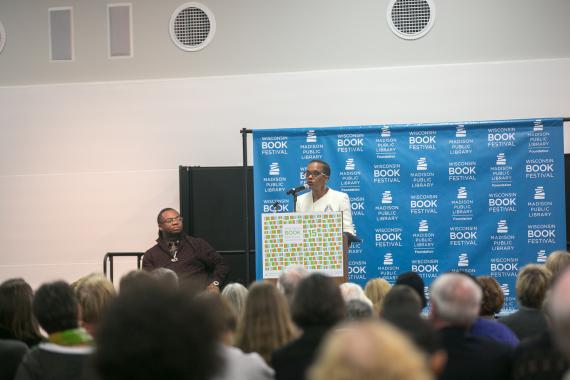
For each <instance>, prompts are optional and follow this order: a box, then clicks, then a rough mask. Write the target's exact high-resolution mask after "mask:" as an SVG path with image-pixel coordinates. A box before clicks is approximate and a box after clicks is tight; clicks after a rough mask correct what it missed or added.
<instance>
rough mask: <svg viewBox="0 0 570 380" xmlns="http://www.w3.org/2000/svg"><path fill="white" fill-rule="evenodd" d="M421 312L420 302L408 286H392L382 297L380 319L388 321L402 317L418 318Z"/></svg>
mask: <svg viewBox="0 0 570 380" xmlns="http://www.w3.org/2000/svg"><path fill="white" fill-rule="evenodd" d="M421 312H422V300H421V299H420V296H418V293H417V292H416V290H415V289H413V288H411V287H409V286H408V285H394V286H393V287H392V289H390V291H389V292H388V293H387V294H386V297H384V302H383V304H382V313H381V315H382V317H383V318H384V319H387V320H389V321H392V320H394V319H398V318H400V317H401V316H403V315H411V316H416V317H417V316H419V315H420V313H421Z"/></svg>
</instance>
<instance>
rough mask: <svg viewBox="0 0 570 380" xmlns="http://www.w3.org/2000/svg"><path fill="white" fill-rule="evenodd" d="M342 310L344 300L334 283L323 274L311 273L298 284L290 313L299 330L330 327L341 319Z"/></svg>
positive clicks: (343, 308) (342, 315)
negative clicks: (312, 327) (311, 327)
mask: <svg viewBox="0 0 570 380" xmlns="http://www.w3.org/2000/svg"><path fill="white" fill-rule="evenodd" d="M344 310H345V305H344V300H343V299H342V295H341V294H340V289H339V287H338V285H337V284H336V283H335V281H334V280H333V279H332V278H330V277H328V276H326V275H324V274H320V273H313V274H311V275H309V276H308V277H306V278H304V279H303V280H302V281H301V283H300V284H299V287H298V288H297V292H296V293H295V297H294V298H293V305H292V310H291V313H292V315H293V320H294V321H295V323H296V324H297V325H298V326H299V327H301V328H306V327H310V326H326V327H332V326H333V325H335V324H336V323H338V322H340V321H341V320H342V319H343V317H344Z"/></svg>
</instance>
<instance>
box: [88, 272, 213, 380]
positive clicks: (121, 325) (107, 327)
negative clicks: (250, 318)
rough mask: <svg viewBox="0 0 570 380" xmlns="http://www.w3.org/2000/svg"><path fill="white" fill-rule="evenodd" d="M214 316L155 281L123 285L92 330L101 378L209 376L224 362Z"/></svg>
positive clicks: (195, 379) (192, 379) (204, 379)
mask: <svg viewBox="0 0 570 380" xmlns="http://www.w3.org/2000/svg"><path fill="white" fill-rule="evenodd" d="M215 320H216V319H215V315H213V313H212V311H210V310H208V309H206V308H204V307H203V305H202V304H201V303H200V302H199V301H198V300H197V299H195V298H191V297H189V296H188V295H187V294H186V293H183V292H182V290H179V289H172V288H166V287H164V286H159V285H158V284H157V283H150V284H148V286H146V287H143V286H136V287H132V288H128V291H126V292H123V291H121V293H120V294H119V296H118V297H117V299H116V300H115V301H114V302H113V303H112V304H111V306H110V307H109V310H108V313H107V315H106V317H105V318H104V319H103V323H102V324H101V326H100V329H99V333H98V335H97V352H96V354H95V365H96V367H97V369H98V372H99V375H100V377H101V379H102V380H157V379H184V380H209V379H211V378H212V377H213V376H214V375H215V374H216V372H217V371H218V370H219V369H220V368H221V367H222V366H223V362H222V360H221V358H220V356H219V353H218V335H219V332H218V331H216V324H215Z"/></svg>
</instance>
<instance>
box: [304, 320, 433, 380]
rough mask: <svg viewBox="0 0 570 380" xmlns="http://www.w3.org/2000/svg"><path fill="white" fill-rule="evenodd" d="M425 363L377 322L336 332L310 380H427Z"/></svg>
mask: <svg viewBox="0 0 570 380" xmlns="http://www.w3.org/2000/svg"><path fill="white" fill-rule="evenodd" d="M432 378H433V377H432V376H431V373H430V371H429V370H428V369H427V366H426V362H425V360H424V358H423V357H422V356H421V354H420V353H419V352H418V350H417V349H416V348H415V347H414V346H413V345H412V344H411V342H410V341H409V340H408V339H407V338H406V337H405V336H403V335H402V334H401V333H400V332H399V331H397V330H396V329H395V328H393V327H391V326H389V325H387V324H384V323H381V322H379V321H368V322H360V323H353V324H348V325H346V326H343V328H340V329H338V330H335V331H334V332H332V333H331V334H330V336H329V337H327V339H326V341H325V342H324V343H323V349H322V350H321V351H320V353H319V356H318V358H317V360H316V362H315V364H314V365H313V367H312V368H311V369H310V375H309V379H311V380H348V379H350V380H370V379H383V380H428V379H432Z"/></svg>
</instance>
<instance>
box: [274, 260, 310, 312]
mask: <svg viewBox="0 0 570 380" xmlns="http://www.w3.org/2000/svg"><path fill="white" fill-rule="evenodd" d="M308 275H309V271H308V270H307V269H306V268H305V267H304V266H302V265H299V264H293V265H289V266H288V267H287V268H285V269H284V270H283V272H281V275H280V276H279V279H278V280H277V289H279V290H281V291H282V292H283V294H285V297H287V301H289V304H291V301H292V300H293V296H294V295H295V290H297V286H298V285H299V282H301V280H302V279H304V278H305V277H307V276H308Z"/></svg>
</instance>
